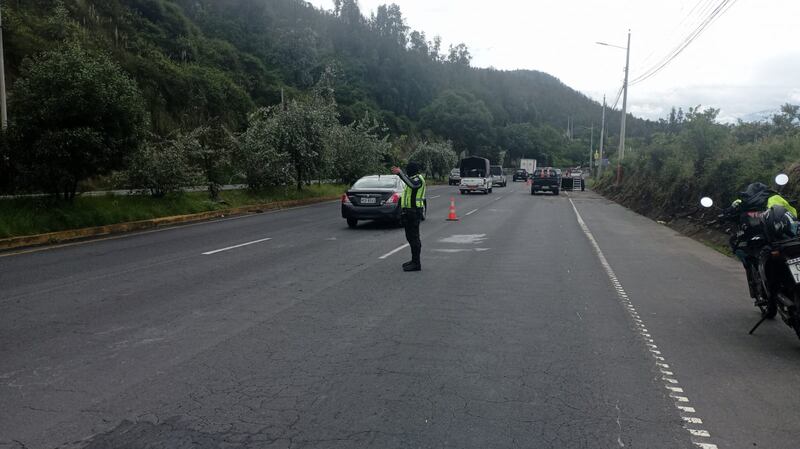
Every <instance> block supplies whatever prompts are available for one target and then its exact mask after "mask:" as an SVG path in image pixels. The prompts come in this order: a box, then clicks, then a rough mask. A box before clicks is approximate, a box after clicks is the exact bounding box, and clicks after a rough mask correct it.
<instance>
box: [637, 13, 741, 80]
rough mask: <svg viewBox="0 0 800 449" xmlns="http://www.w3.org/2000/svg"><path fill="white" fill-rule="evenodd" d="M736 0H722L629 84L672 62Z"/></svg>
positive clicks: (649, 75) (647, 76)
mask: <svg viewBox="0 0 800 449" xmlns="http://www.w3.org/2000/svg"><path fill="white" fill-rule="evenodd" d="M737 1H738V0H722V1H721V2H720V3H719V4H718V5H717V7H716V8H714V9H713V10H712V11H711V12H710V13H708V15H707V17H706V18H705V19H703V21H702V22H701V23H700V24H699V25H698V26H697V27H696V28H695V29H694V30H693V31H692V32H691V33H689V35H688V36H687V37H686V38H684V40H683V41H682V42H681V43H680V44H678V45H677V46H676V47H675V48H674V49H673V50H672V51H671V52H670V53H668V54H667V55H666V56H665V57H664V58H662V59H661V61H659V62H658V63H656V64H654V65H653V66H652V67H650V68H649V69H648V70H646V71H645V72H644V73H642V74H641V75H640V76H638V77H637V78H635V79H634V80H633V81H631V82H630V84H629V85H634V84H638V83H641V82H643V81H645V80H647V79H649V78H651V77H653V76H655V75H656V74H657V73H658V72H660V71H661V70H662V69H663V68H664V67H666V66H667V65H668V64H669V63H670V62H672V61H673V60H674V59H675V58H677V57H678V55H680V54H681V53H682V52H683V50H685V49H686V47H688V46H689V45H690V44H691V43H692V42H694V40H695V39H697V38H698V37H699V36H700V35H701V34H702V33H703V31H705V30H706V28H708V27H709V26H710V25H711V24H712V23H714V21H715V20H716V19H718V18H719V17H721V16H722V15H723V14H724V13H725V12H727V11H728V10H729V9H730V8H731V7H732V6H733V5H734V4H735V3H736V2H737ZM707 9H708V7H706V8H704V12H705V11H706V10H707Z"/></svg>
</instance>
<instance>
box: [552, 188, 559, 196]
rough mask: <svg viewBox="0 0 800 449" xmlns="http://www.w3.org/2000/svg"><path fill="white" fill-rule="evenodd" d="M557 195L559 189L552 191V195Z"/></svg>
mask: <svg viewBox="0 0 800 449" xmlns="http://www.w3.org/2000/svg"><path fill="white" fill-rule="evenodd" d="M559 193H561V190H560V189H555V190H553V195H558V194H559Z"/></svg>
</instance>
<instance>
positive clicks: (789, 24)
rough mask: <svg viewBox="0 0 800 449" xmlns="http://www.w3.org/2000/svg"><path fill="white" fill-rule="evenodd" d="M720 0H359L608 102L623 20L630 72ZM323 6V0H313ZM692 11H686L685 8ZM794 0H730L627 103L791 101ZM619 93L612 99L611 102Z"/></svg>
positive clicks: (734, 108) (660, 106) (652, 112)
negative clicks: (389, 6)
mask: <svg viewBox="0 0 800 449" xmlns="http://www.w3.org/2000/svg"><path fill="white" fill-rule="evenodd" d="M720 2H721V0H572V1H563V0H491V1H485V0H395V1H394V2H391V1H383V0H360V1H359V4H360V5H361V9H362V12H363V13H364V14H365V15H369V13H370V12H372V11H374V10H375V8H377V6H378V5H381V4H384V3H397V4H398V5H400V8H401V10H402V11H403V15H404V16H405V18H406V21H407V24H408V25H409V26H410V27H411V28H412V29H416V30H420V31H424V32H425V33H426V35H427V36H428V38H429V39H432V38H433V36H435V35H437V34H438V35H440V36H442V39H443V41H444V47H445V48H446V47H447V45H448V44H450V43H459V42H464V43H466V44H467V45H468V46H469V48H470V50H471V52H472V54H473V57H474V58H473V66H478V67H489V66H493V67H495V68H498V69H533V70H540V71H543V72H547V73H549V74H551V75H553V76H555V77H557V78H559V79H561V81H563V82H564V83H566V84H567V85H569V86H570V87H572V88H574V89H577V90H579V91H581V92H583V93H585V94H587V95H589V96H590V97H592V98H594V99H596V100H598V101H602V98H603V95H604V94H605V95H606V96H607V97H608V101H609V102H610V103H613V101H614V99H615V97H616V94H617V91H618V89H619V88H620V86H621V85H622V79H623V68H624V65H625V51H624V50H617V49H615V48H611V47H602V46H599V45H596V44H595V41H605V42H608V43H612V44H616V45H620V46H623V47H624V46H625V40H626V38H627V36H626V32H627V30H628V29H629V28H630V29H631V35H632V37H631V79H634V78H635V77H636V76H637V75H638V74H641V73H643V72H644V71H645V70H647V69H648V68H650V67H651V66H652V65H653V64H655V63H656V62H658V61H659V60H660V59H661V58H662V57H664V56H665V55H666V54H667V53H668V52H669V51H670V50H671V49H672V48H673V47H675V46H676V45H678V44H679V43H680V42H681V41H682V40H683V39H684V38H685V37H686V36H687V35H688V34H689V33H690V32H691V31H692V30H694V29H695V28H696V27H697V25H698V24H699V23H700V21H701V19H702V18H703V17H706V16H707V12H708V11H710V10H711V9H713V8H714V7H716V5H718V4H719V3H720ZM311 3H312V4H314V5H316V6H320V7H323V8H325V9H331V8H332V7H333V6H332V5H333V1H332V0H312V1H311ZM690 13H691V14H690ZM798 30H800V0H738V1H736V2H735V3H734V4H733V6H732V7H731V8H730V9H729V10H728V11H727V12H726V13H725V14H723V15H722V16H720V17H719V18H718V19H717V20H716V21H715V22H714V23H713V24H711V25H710V26H709V27H708V28H707V29H706V30H705V32H704V33H703V34H702V35H701V36H700V37H698V38H697V39H696V40H695V41H694V42H693V43H692V44H691V45H689V47H688V48H686V50H684V51H683V53H681V54H680V56H678V57H677V58H676V59H675V60H674V61H673V62H672V63H671V64H670V65H668V66H667V67H666V68H665V69H663V70H662V71H660V72H659V73H658V74H657V75H656V76H654V77H652V78H650V79H649V80H646V81H644V82H642V83H640V84H637V85H631V87H630V89H629V96H628V109H629V110H630V111H631V112H633V114H635V115H637V116H640V117H646V118H653V119H655V118H660V117H665V116H666V115H667V114H668V113H669V109H670V107H672V106H673V105H674V106H682V107H684V109H687V108H688V107H689V106H695V105H697V104H702V105H704V106H713V107H716V108H720V109H721V112H720V119H722V120H725V121H732V120H735V119H736V118H743V119H753V118H754V117H755V116H756V115H757V114H759V113H766V112H772V111H775V110H777V109H778V108H779V107H780V105H781V104H783V103H786V102H793V103H800V39H799V38H800V33H798ZM621 103H622V101H621V100H620V104H621Z"/></svg>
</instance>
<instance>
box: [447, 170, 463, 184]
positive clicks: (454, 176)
mask: <svg viewBox="0 0 800 449" xmlns="http://www.w3.org/2000/svg"><path fill="white" fill-rule="evenodd" d="M460 182H461V170H459V169H458V167H456V168H454V169H452V170H450V176H449V177H448V178H447V184H448V185H451V186H457V185H458V184H459V183H460Z"/></svg>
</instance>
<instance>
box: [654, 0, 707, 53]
mask: <svg viewBox="0 0 800 449" xmlns="http://www.w3.org/2000/svg"><path fill="white" fill-rule="evenodd" d="M703 2H705V6H703V8H701V10H700V14H699V16H701V17H702V16H703V14H704V12H703V11H706V10H707V9H708V6H710V5H711V4H712V3H713V2H714V0H697V3H695V4H694V6H693V7H692V9H690V10H689V12H688V13H687V14H686V15H685V16H683V18H682V19H681V21H680V22H678V24H677V25H675V27H674V28H673V29H672V31H670V33H669V34H672V35H675V34H683V33H682V32H681V31H682V29H681V28H682V26H683V24H684V23H687V20H688V19H689V18H690V17H692V15H693V14H694V12H695V11H697V9H698V8H699V7H700V5H701V4H703ZM688 25H689V27H690V28H691V27H695V26H697V24H695V23H694V21H692V22H689V23H688ZM658 50H659V48H658V47H656V48H653V50H652V51H651V52H650V53H648V55H647V56H646V57H645V58H644V59H643V60H642V61H641V62H640V63H639V65H640V66H644V65H646V64H647V63H648V62H650V60H651V58H652V57H653V55H655V54H656V51H658Z"/></svg>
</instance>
